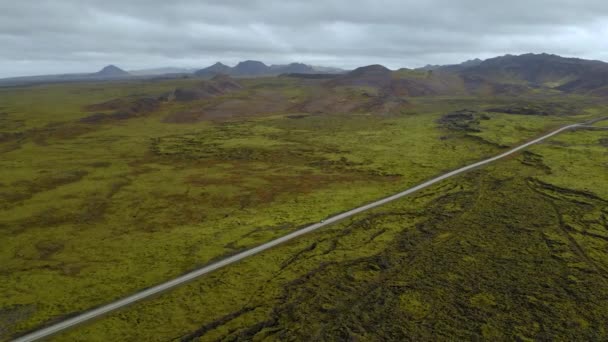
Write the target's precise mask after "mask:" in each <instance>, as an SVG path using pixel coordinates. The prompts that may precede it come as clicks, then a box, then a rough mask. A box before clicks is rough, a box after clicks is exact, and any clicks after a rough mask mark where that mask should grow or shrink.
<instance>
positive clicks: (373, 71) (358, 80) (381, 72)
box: [329, 64, 393, 88]
mask: <svg viewBox="0 0 608 342" xmlns="http://www.w3.org/2000/svg"><path fill="white" fill-rule="evenodd" d="M392 79H393V76H392V71H391V70H389V69H388V68H386V67H385V66H382V65H379V64H374V65H368V66H364V67H360V68H357V69H355V70H353V71H351V72H349V73H347V74H345V75H343V76H341V77H338V78H336V79H334V80H332V81H330V82H329V85H331V86H357V87H366V86H368V87H377V88H386V87H390V85H391V82H392Z"/></svg>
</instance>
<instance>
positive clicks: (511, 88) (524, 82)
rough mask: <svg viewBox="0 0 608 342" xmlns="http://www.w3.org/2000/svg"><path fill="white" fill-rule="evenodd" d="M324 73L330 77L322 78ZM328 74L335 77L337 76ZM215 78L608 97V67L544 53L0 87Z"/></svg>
mask: <svg viewBox="0 0 608 342" xmlns="http://www.w3.org/2000/svg"><path fill="white" fill-rule="evenodd" d="M322 74H325V75H327V76H323V77H320V76H321V75H322ZM328 74H335V76H331V75H328ZM216 75H229V76H232V77H258V76H278V75H287V76H289V75H291V76H293V77H306V78H331V80H330V81H329V82H328V83H327V84H328V85H329V86H332V85H335V86H338V85H342V86H348V85H351V86H373V87H378V88H381V89H383V91H388V92H390V93H392V94H396V95H399V96H417V95H451V94H478V95H490V94H491V95H498V94H501V95H516V94H521V93H525V92H528V91H532V90H533V89H537V88H544V89H551V90H556V91H562V92H568V93H581V94H591V95H601V96H606V95H608V63H605V62H602V61H595V60H586V59H580V58H566V57H561V56H557V55H550V54H544V53H543V54H531V53H530V54H523V55H517V56H516V55H505V56H500V57H495V58H490V59H486V60H480V59H473V60H469V61H466V62H463V63H460V64H451V65H427V66H425V67H423V68H418V69H407V68H402V69H399V70H396V71H391V70H389V69H387V68H385V67H384V66H381V65H371V66H367V67H362V68H357V69H355V70H353V71H351V72H346V71H345V70H342V69H337V68H327V67H315V66H310V65H306V64H302V63H291V64H285V65H270V66H269V65H266V64H264V63H263V62H260V61H254V60H246V61H242V62H240V63H238V64H237V65H235V66H234V67H230V66H228V65H225V64H223V63H221V62H217V63H215V64H213V65H211V66H209V67H206V68H203V69H199V70H196V71H192V70H191V69H179V68H161V69H148V70H139V71H135V72H133V73H129V72H127V71H124V70H122V69H120V68H118V67H116V66H114V65H108V66H106V67H104V68H103V69H101V70H100V71H98V72H95V73H88V74H64V75H43V76H29V77H16V78H9V79H0V85H5V86H6V85H20V84H32V83H49V82H78V81H104V80H119V79H146V78H158V77H161V78H171V77H202V78H212V77H214V76H216ZM298 75H299V76H298ZM315 75H319V77H313V76H315ZM329 76H331V77H329Z"/></svg>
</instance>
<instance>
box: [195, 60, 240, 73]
mask: <svg viewBox="0 0 608 342" xmlns="http://www.w3.org/2000/svg"><path fill="white" fill-rule="evenodd" d="M231 72H232V68H231V67H229V66H227V65H225V64H223V63H221V62H217V63H215V64H213V65H212V66H209V67H206V68H204V69H200V70H197V71H195V72H194V74H195V75H197V76H213V75H217V74H230V73H231Z"/></svg>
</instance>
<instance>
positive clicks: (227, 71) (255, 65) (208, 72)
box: [194, 60, 320, 77]
mask: <svg viewBox="0 0 608 342" xmlns="http://www.w3.org/2000/svg"><path fill="white" fill-rule="evenodd" d="M319 72H320V71H319V70H317V69H315V68H313V67H312V66H310V65H306V64H303V63H291V64H286V65H282V64H280V65H271V66H268V65H266V64H264V63H262V62H260V61H253V60H247V61H243V62H239V63H238V64H237V65H236V66H234V67H229V66H227V65H225V64H222V63H220V62H217V63H215V64H214V65H212V66H209V67H207V68H203V69H200V70H198V71H196V72H194V74H195V75H196V76H201V77H213V76H214V75H220V74H223V75H230V76H236V77H248V76H277V75H281V74H314V73H319Z"/></svg>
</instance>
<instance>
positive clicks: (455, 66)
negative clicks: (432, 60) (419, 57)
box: [415, 58, 483, 71]
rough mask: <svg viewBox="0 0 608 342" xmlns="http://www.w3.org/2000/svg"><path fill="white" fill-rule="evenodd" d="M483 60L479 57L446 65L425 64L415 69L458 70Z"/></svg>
mask: <svg viewBox="0 0 608 342" xmlns="http://www.w3.org/2000/svg"><path fill="white" fill-rule="evenodd" d="M482 62H483V61H482V60H481V59H479V58H475V59H470V60H468V61H465V62H462V63H460V64H447V65H438V64H427V65H425V66H423V67H422V68H417V69H415V70H420V71H433V70H443V71H458V70H462V69H466V68H468V67H472V66H476V65H479V64H481V63H482Z"/></svg>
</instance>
